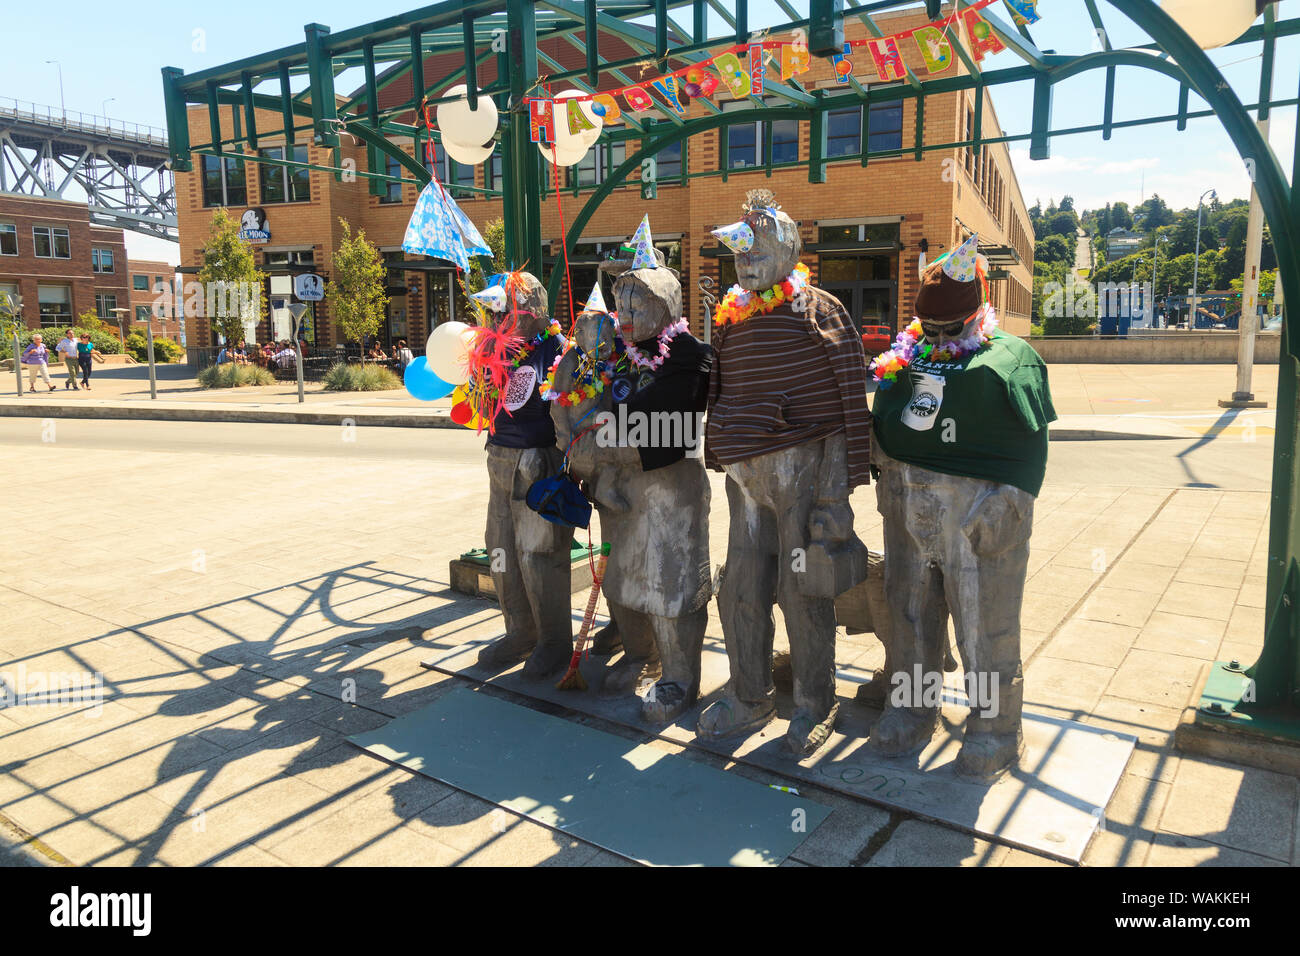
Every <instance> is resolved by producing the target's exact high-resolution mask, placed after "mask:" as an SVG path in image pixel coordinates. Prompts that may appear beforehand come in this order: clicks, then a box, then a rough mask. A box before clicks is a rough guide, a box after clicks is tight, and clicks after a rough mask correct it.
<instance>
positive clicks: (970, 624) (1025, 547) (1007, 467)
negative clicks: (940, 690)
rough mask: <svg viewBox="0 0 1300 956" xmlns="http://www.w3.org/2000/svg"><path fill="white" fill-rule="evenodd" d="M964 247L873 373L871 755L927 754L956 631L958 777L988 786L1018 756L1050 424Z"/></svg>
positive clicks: (1043, 390)
mask: <svg viewBox="0 0 1300 956" xmlns="http://www.w3.org/2000/svg"><path fill="white" fill-rule="evenodd" d="M976 243H977V239H976V237H975V236H974V235H972V236H971V237H970V238H969V239H968V240H967V241H966V242H964V243H963V244H962V245H961V246H959V247H958V248H957V249H955V250H954V251H953V252H952V253H951V254H950V255H948V256H946V257H944V258H942V259H940V260H938V261H936V262H934V263H932V264H931V265H930V266H929V267H928V268H927V269H926V270H925V272H924V274H923V276H922V279H921V288H920V291H919V292H918V293H917V297H916V310H915V311H916V319H915V320H914V321H913V322H912V324H911V325H909V326H908V328H907V329H905V330H904V331H903V332H902V333H901V334H900V335H899V336H898V339H897V340H896V341H895V343H894V347H893V349H892V350H890V351H889V352H886V353H884V354H883V355H881V356H880V357H879V358H877V359H876V360H875V361H874V362H873V363H872V373H873V374H874V376H875V377H876V380H877V382H878V386H879V387H878V390H877V392H876V398H875V404H874V408H873V412H874V424H875V438H876V444H875V450H874V453H873V460H874V462H875V463H876V465H877V466H878V467H879V469H880V480H879V482H878V483H877V485H876V501H877V506H878V509H879V511H880V513H881V515H882V516H883V517H884V524H885V591H886V594H887V595H888V597H889V601H890V609H891V619H892V620H891V625H892V626H891V633H892V644H893V646H892V647H891V648H890V666H891V668H892V670H893V675H892V684H893V687H892V689H891V691H890V693H889V695H888V697H887V700H886V702H885V709H884V713H883V715H882V716H881V718H880V720H879V721H878V722H877V723H876V725H875V726H874V727H873V728H872V731H871V737H870V745H871V746H872V747H873V748H875V749H876V750H877V751H878V752H881V753H884V754H889V755H900V754H906V753H910V752H914V751H916V750H919V749H920V748H923V747H924V746H925V745H926V743H928V742H929V740H930V738H931V736H932V734H933V733H934V730H935V728H936V725H937V720H938V714H939V707H938V705H937V702H936V701H934V700H933V699H924V697H923V695H922V694H921V688H920V687H918V686H917V681H918V677H919V678H920V679H921V680H922V681H925V680H927V679H928V680H930V681H934V679H935V677H936V676H937V678H938V679H939V680H941V679H942V674H941V672H940V671H941V668H942V666H943V657H944V654H945V652H946V650H947V647H948V636H947V635H948V619H949V617H951V618H952V622H953V628H954V630H955V632H956V638H957V647H958V650H959V653H960V657H961V659H962V664H963V666H964V668H965V678H966V688H967V696H968V698H969V701H970V704H971V711H970V714H969V716H968V717H967V720H966V727H965V731H964V735H963V740H962V746H961V750H960V751H959V753H958V755H957V759H956V764H955V767H954V769H955V770H956V772H957V773H959V774H963V775H966V776H971V777H976V778H980V779H986V780H987V779H995V778H996V777H997V776H998V775H1000V774H1001V773H1003V772H1004V771H1006V770H1007V769H1008V768H1010V767H1012V766H1014V765H1015V763H1016V761H1017V759H1018V757H1019V755H1020V753H1021V751H1022V749H1023V746H1024V737H1023V733H1022V730H1021V704H1022V700H1023V696H1024V688H1023V678H1022V676H1021V663H1020V606H1021V600H1022V597H1023V594H1024V585H1025V570H1026V565H1027V562H1028V559H1029V536H1030V531H1031V527H1032V523H1033V511H1034V499H1035V497H1036V496H1037V495H1038V492H1039V489H1040V488H1041V487H1042V483H1043V476H1044V473H1045V471H1046V467H1047V447H1048V444H1047V426H1048V424H1049V423H1050V422H1052V421H1054V420H1055V419H1056V413H1055V411H1054V410H1053V408H1052V399H1051V394H1050V391H1049V389H1048V383H1047V369H1046V367H1045V366H1044V364H1043V362H1042V359H1040V358H1039V357H1038V354H1037V353H1036V352H1034V350H1033V349H1032V348H1031V347H1030V346H1029V345H1028V344H1027V343H1026V342H1024V341H1022V340H1021V339H1019V338H1016V337H1015V336H1013V335H1008V334H1007V333H1005V332H1002V331H1001V330H999V329H998V328H997V317H996V315H995V313H994V311H993V308H992V306H991V305H990V304H989V301H988V287H987V279H986V276H985V267H984V264H983V262H982V261H981V260H980V258H979V257H978V256H977V253H976Z"/></svg>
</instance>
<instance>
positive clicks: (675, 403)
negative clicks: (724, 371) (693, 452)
mask: <svg viewBox="0 0 1300 956" xmlns="http://www.w3.org/2000/svg"><path fill="white" fill-rule="evenodd" d="M636 347H637V348H638V349H639V350H640V351H641V353H642V354H644V355H647V356H650V357H654V356H656V355H658V354H659V340H658V338H657V337H655V338H651V339H647V340H645V341H644V342H638V343H636ZM712 365H713V349H712V348H711V347H709V346H708V345H706V344H704V343H703V342H701V341H700V340H699V339H697V338H696V337H695V336H693V335H691V334H690V333H689V332H679V333H677V335H675V336H673V338H672V339H671V341H669V343H668V355H667V357H666V358H665V359H664V363H663V365H661V366H659V368H657V369H649V368H640V367H638V366H636V365H634V364H632V362H631V360H630V359H629V360H628V361H627V362H626V363H624V367H623V368H621V369H620V370H619V373H618V374H617V375H616V376H615V377H614V380H613V382H611V383H610V389H611V395H612V396H613V399H614V414H615V415H616V416H617V417H618V418H619V419H620V420H622V418H623V416H624V415H625V414H627V415H631V414H632V413H634V412H639V413H643V414H644V415H645V416H646V418H647V419H649V425H648V427H647V428H646V429H644V430H643V435H644V436H645V438H646V440H645V441H638V442H637V452H638V453H639V454H640V456H641V468H642V470H643V471H654V470H655V469H656V468H664V467H667V466H668V465H671V464H674V463H675V462H678V461H681V459H682V458H684V457H685V456H686V445H688V444H689V445H691V446H692V447H694V448H696V449H698V448H699V444H700V442H701V441H702V439H703V435H702V434H700V429H699V428H698V427H697V426H698V424H699V421H700V418H699V414H698V413H702V412H703V411H704V410H705V408H706V406H707V405H708V399H709V369H710V368H711V367H712ZM620 405H626V406H627V412H626V413H624V412H623V411H622V410H621V409H620V408H619V406H620ZM656 412H670V413H672V415H671V417H670V418H667V419H663V418H661V419H659V420H655V419H653V418H652V417H651V416H653V414H654V413H656ZM628 420H629V421H631V419H630V418H629V419H628ZM629 431H631V429H629ZM656 437H657V439H658V440H657V441H656Z"/></svg>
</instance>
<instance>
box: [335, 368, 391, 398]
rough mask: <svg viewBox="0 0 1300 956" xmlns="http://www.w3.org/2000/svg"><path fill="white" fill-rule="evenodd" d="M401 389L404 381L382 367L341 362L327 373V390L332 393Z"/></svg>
mask: <svg viewBox="0 0 1300 956" xmlns="http://www.w3.org/2000/svg"><path fill="white" fill-rule="evenodd" d="M401 387H402V380H401V379H400V378H398V377H397V376H396V375H394V374H393V372H392V371H391V370H390V369H387V368H385V367H384V366H382V365H368V364H367V365H349V364H347V363H346V362H339V363H338V364H337V365H335V366H333V367H332V368H330V370H329V371H328V372H326V373H325V388H326V389H327V390H329V391H331V392H383V391H388V390H389V389H394V388H401Z"/></svg>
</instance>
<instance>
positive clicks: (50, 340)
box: [0, 325, 122, 365]
mask: <svg viewBox="0 0 1300 956" xmlns="http://www.w3.org/2000/svg"><path fill="white" fill-rule="evenodd" d="M66 328H67V326H66V325H63V326H58V327H56V328H52V329H24V330H23V331H22V332H20V333H19V334H18V350H19V354H20V355H21V354H22V350H23V349H25V348H27V346H28V345H30V344H31V341H32V336H33V335H39V336H40V337H41V338H42V340H44V342H45V347H46V348H47V349H49V350H50V364H51V365H53V364H55V362H56V361H57V360H58V358H59V357H58V356H57V355H55V354H54V346H56V345H58V344H59V340H60V339H61V338H63V330H64V329H66ZM72 328H73V330H74V334H75V335H76V336H77V338H80V337H81V333H83V332H89V333H90V343H91V344H92V345H93V346H95V348H96V349H98V350H99V351H100V352H103V353H104V354H105V355H117V354H119V353H120V352H121V351H122V345H121V343H120V342H118V340H117V336H116V335H113V334H112V333H111V332H106V331H104V330H103V329H86V328H82V327H81V326H79V325H74V326H73V327H72ZM0 338H3V341H0V359H7V358H12V357H13V353H14V340H13V338H12V336H8V335H5V336H0Z"/></svg>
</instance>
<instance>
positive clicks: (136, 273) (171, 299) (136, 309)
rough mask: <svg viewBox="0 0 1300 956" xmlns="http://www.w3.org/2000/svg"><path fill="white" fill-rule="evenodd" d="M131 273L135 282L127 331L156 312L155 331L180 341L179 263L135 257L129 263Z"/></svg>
mask: <svg viewBox="0 0 1300 956" xmlns="http://www.w3.org/2000/svg"><path fill="white" fill-rule="evenodd" d="M127 273H128V275H129V277H130V282H131V303H130V308H131V314H130V315H129V316H128V322H129V324H128V326H127V331H128V332H130V331H131V329H132V328H139V327H140V326H141V325H143V324H144V323H145V322H146V321H148V319H149V315H150V314H151V313H152V314H153V334H154V335H162V336H166V337H167V338H169V339H175V340H176V341H178V342H179V341H180V340H181V332H182V328H181V320H180V319H181V317H180V309H179V308H177V307H176V305H175V303H176V301H177V297H176V294H175V288H176V267H175V266H174V265H172V264H170V263H168V262H158V261H156V260H153V259H132V260H130V261H129V262H128V263H127ZM164 292H166V293H167V294H163V293H164ZM182 301H183V296H182Z"/></svg>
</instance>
